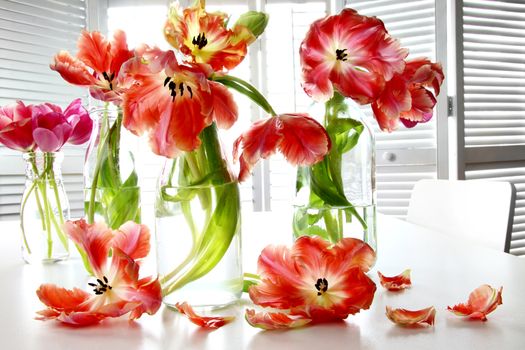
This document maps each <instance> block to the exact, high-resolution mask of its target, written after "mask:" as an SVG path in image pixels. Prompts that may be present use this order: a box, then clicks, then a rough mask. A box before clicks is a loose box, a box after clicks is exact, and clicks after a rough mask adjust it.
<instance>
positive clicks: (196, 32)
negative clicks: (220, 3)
mask: <svg viewBox="0 0 525 350" xmlns="http://www.w3.org/2000/svg"><path fill="white" fill-rule="evenodd" d="M227 22H228V15H227V14H225V13H222V12H213V13H209V12H206V11H205V10H204V8H202V7H201V6H200V5H197V6H195V7H189V8H186V9H184V11H182V12H181V11H180V9H179V8H178V6H177V5H176V4H175V5H173V6H172V7H171V8H170V12H169V15H168V21H167V22H166V25H165V27H164V35H165V37H166V40H167V41H168V42H169V43H170V44H171V45H172V46H173V47H174V48H176V49H178V50H180V51H181V52H182V53H184V54H185V55H188V56H189V57H191V60H192V61H193V62H194V63H207V64H209V65H210V66H211V67H212V68H213V70H215V71H221V70H223V69H232V68H234V67H236V66H237V65H238V64H239V63H241V62H242V60H243V59H244V57H245V56H246V52H247V46H248V45H249V44H250V43H252V42H253V41H255V36H254V35H253V34H252V33H251V31H250V30H249V29H248V28H247V27H245V26H243V25H238V24H237V25H235V26H234V27H233V28H232V29H228V28H226V25H227Z"/></svg>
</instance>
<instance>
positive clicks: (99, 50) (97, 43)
mask: <svg viewBox="0 0 525 350" xmlns="http://www.w3.org/2000/svg"><path fill="white" fill-rule="evenodd" d="M77 46H78V53H77V57H78V58H79V59H80V60H81V61H82V62H84V63H85V64H86V65H88V66H90V67H91V68H93V69H94V70H95V71H97V72H99V73H102V72H106V73H108V74H110V73H111V72H110V71H109V68H110V58H111V56H110V49H111V46H110V44H109V42H108V41H107V40H106V38H105V37H104V36H103V35H102V34H101V33H100V32H97V31H94V32H88V31H87V30H83V31H82V33H81V34H80V37H79V39H78V41H77Z"/></svg>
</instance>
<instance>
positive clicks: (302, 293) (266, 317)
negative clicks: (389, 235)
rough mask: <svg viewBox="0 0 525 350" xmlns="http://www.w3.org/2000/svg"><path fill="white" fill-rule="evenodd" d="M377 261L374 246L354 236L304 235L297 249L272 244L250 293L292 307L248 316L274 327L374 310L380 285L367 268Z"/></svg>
mask: <svg viewBox="0 0 525 350" xmlns="http://www.w3.org/2000/svg"><path fill="white" fill-rule="evenodd" d="M374 261H375V253H374V251H373V250H372V248H370V246H368V245H367V244H366V243H364V242H363V241H361V240H358V239H353V238H343V240H341V241H340V242H339V243H337V244H335V245H331V244H330V243H329V242H328V241H325V240H323V239H321V238H319V237H308V236H304V237H301V238H299V239H298V240H297V241H296V242H295V244H294V245H293V247H292V248H291V249H288V248H286V247H284V246H268V247H266V248H265V249H264V250H263V251H262V253H261V255H260V257H259V261H258V273H259V275H260V277H261V282H260V283H259V284H257V285H252V286H251V287H250V288H249V295H250V298H251V300H252V301H253V302H254V303H255V304H256V305H259V306H263V307H271V308H275V309H281V310H287V314H286V313H285V314H284V315H278V314H268V313H266V314H265V313H262V314H257V313H253V312H251V311H250V312H247V315H246V317H247V319H248V321H249V322H251V323H252V324H255V325H257V326H264V328H266V329H271V328H272V327H273V328H282V327H286V326H287V325H289V326H290V327H292V326H302V325H304V324H306V323H312V324H314V323H321V322H330V321H337V320H342V319H345V318H346V317H348V315H352V314H355V313H357V312H359V311H360V310H361V309H368V308H369V307H370V305H371V303H372V300H373V299H374V292H375V290H376V286H375V284H374V282H373V281H372V280H371V279H370V278H369V277H368V276H367V275H366V274H365V272H366V271H368V270H369V269H370V267H371V266H372V264H373V262H374ZM285 316H288V318H289V319H287V318H286V317H285ZM299 320H303V321H304V322H303V321H299ZM276 323H278V325H277V324H276Z"/></svg>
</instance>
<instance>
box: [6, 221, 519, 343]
mask: <svg viewBox="0 0 525 350" xmlns="http://www.w3.org/2000/svg"><path fill="white" fill-rule="evenodd" d="M275 227H284V226H282V225H278V223H277V222H276V221H275V220H273V221H272V220H268V219H267V218H266V217H265V216H255V218H250V219H247V220H245V221H244V225H243V230H244V232H243V239H244V244H245V246H251V247H252V249H247V250H248V251H249V252H248V254H246V264H245V265H246V266H247V268H246V271H251V272H254V271H255V270H254V266H255V261H256V254H255V250H259V249H260V247H262V246H264V245H265V244H268V243H270V242H273V241H277V242H285V241H288V239H289V238H290V237H289V236H288V235H289V234H288V233H287V230H285V229H283V228H281V229H280V230H277V229H275ZM261 229H262V230H264V231H267V232H266V233H265V234H264V235H261V234H256V233H255V232H252V231H258V232H260V231H261ZM0 235H1V236H2V244H1V245H0V276H1V279H2V282H1V286H2V287H1V288H0V306H1V307H0V310H1V317H0V348H1V349H9V350H11V349H13V350H14V349H53V350H57V349H75V350H81V349H89V350H93V349H126V350H134V349H153V350H154V349H228V350H230V349H232V350H235V349H271V350H279V349H286V350H293V349H301V350H304V349H326V350H328V349H387V348H388V349H403V350H405V349H476V350H479V349H498V350H500V349H524V348H525V260H523V259H520V258H517V257H514V256H511V255H508V254H504V253H500V252H496V251H491V250H488V249H485V248H479V247H475V246H472V245H470V244H467V243H465V242H460V241H452V240H450V239H449V238H446V237H442V236H441V235H439V234H438V233H435V232H431V231H428V230H425V229H423V228H420V227H417V226H414V225H411V224H408V223H406V222H403V221H399V220H396V219H392V218H389V217H385V216H379V219H378V241H379V255H378V261H377V264H376V267H375V268H374V270H373V271H372V272H371V277H372V279H373V280H374V281H376V282H377V281H378V278H377V274H376V271H377V270H380V271H381V272H383V273H384V274H386V275H395V274H398V273H400V272H402V271H403V270H404V269H406V268H411V269H412V282H413V286H412V288H411V289H408V290H406V291H403V292H400V293H392V292H387V291H385V290H384V289H383V288H382V287H381V286H379V285H378V290H377V292H376V294H375V299H374V302H373V304H372V307H371V309H370V310H367V311H362V312H361V313H359V314H357V315H355V316H349V318H348V319H347V320H346V321H345V322H341V323H335V324H326V325H317V326H312V327H306V328H303V329H297V330H291V331H273V332H272V331H268V332H265V331H262V330H259V329H255V328H252V327H250V326H249V325H248V324H247V323H246V322H245V321H244V317H243V315H244V307H245V305H239V306H236V307H235V308H233V309H232V310H228V312H230V313H233V314H235V315H237V319H236V321H235V322H233V323H232V324H229V325H226V326H224V327H223V328H221V329H218V330H215V331H207V330H203V329H200V328H198V327H197V326H195V325H193V324H191V323H190V322H189V321H188V320H186V319H184V318H182V317H180V316H179V315H178V314H176V313H175V312H172V311H170V310H168V309H166V308H162V309H161V310H160V311H159V312H158V313H157V314H156V315H154V316H148V315H144V316H143V317H142V318H141V319H139V320H138V321H136V322H133V323H129V322H128V321H127V319H125V318H123V319H118V320H106V321H104V322H103V323H102V324H101V325H99V326H94V327H88V328H80V329H73V328H70V327H66V326H62V325H60V324H59V323H57V322H54V321H48V322H41V321H36V320H34V319H33V318H34V316H35V311H37V310H40V309H42V308H43V305H42V304H40V302H39V301H38V299H37V297H36V295H35V290H36V288H37V287H38V285H39V284H40V283H42V282H53V283H59V284H61V285H63V286H66V287H73V286H75V285H76V286H79V287H82V286H83V284H82V283H84V284H85V283H86V281H87V275H86V274H85V273H83V272H82V269H81V267H80V265H79V264H78V261H75V259H73V262H68V263H61V264H55V265H51V266H50V265H47V266H33V265H26V264H24V263H23V262H22V260H21V258H20V250H19V246H20V245H19V240H18V236H17V230H16V225H15V224H14V223H0ZM485 283H487V284H490V285H492V286H494V287H500V286H503V305H501V306H500V307H499V308H498V309H497V310H496V311H494V312H493V313H492V314H490V315H489V316H488V319H489V320H488V322H484V323H483V322H473V321H467V320H464V319H460V318H458V317H456V316H454V315H452V314H451V313H449V312H448V311H446V307H447V305H455V304H457V303H459V302H464V301H466V300H467V298H468V294H469V293H470V292H471V291H472V290H473V289H475V288H476V287H478V286H479V285H481V284H485ZM246 303H247V302H246V301H243V302H241V303H240V304H246ZM385 305H390V306H392V307H403V308H408V309H411V308H413V309H419V308H424V307H428V306H430V305H434V306H435V307H436V309H437V315H436V324H435V326H434V327H431V328H428V329H405V328H401V327H398V326H395V325H394V324H392V323H391V322H390V321H389V320H388V319H387V318H386V317H385V315H384V314H385ZM223 313H224V312H223Z"/></svg>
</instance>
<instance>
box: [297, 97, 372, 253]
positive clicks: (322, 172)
mask: <svg viewBox="0 0 525 350" xmlns="http://www.w3.org/2000/svg"><path fill="white" fill-rule="evenodd" d="M323 123H324V126H325V128H326V130H327V132H328V134H329V135H330V139H331V141H332V148H331V151H330V153H329V154H328V155H327V156H326V157H325V158H324V159H323V160H322V161H321V162H319V163H317V164H315V165H313V166H310V167H303V168H300V169H299V170H298V173H297V188H296V189H297V196H296V200H295V203H294V217H293V232H294V235H295V236H296V237H298V236H303V235H317V236H321V237H323V238H325V239H327V240H329V241H331V242H333V243H335V242H337V241H339V240H340V239H341V238H343V237H355V238H359V239H362V240H363V241H365V242H366V243H368V244H369V245H370V246H371V247H372V248H373V249H374V250H377V241H376V203H375V146H374V145H375V144H374V136H373V132H372V130H371V128H370V127H369V126H368V125H367V122H366V120H365V116H364V114H363V113H362V111H361V110H360V109H359V107H358V106H357V105H356V104H355V103H354V102H353V101H352V100H351V99H345V98H343V97H342V96H341V95H339V94H336V95H335V96H334V98H332V100H330V101H328V102H327V103H326V105H325V110H324V121H323Z"/></svg>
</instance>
